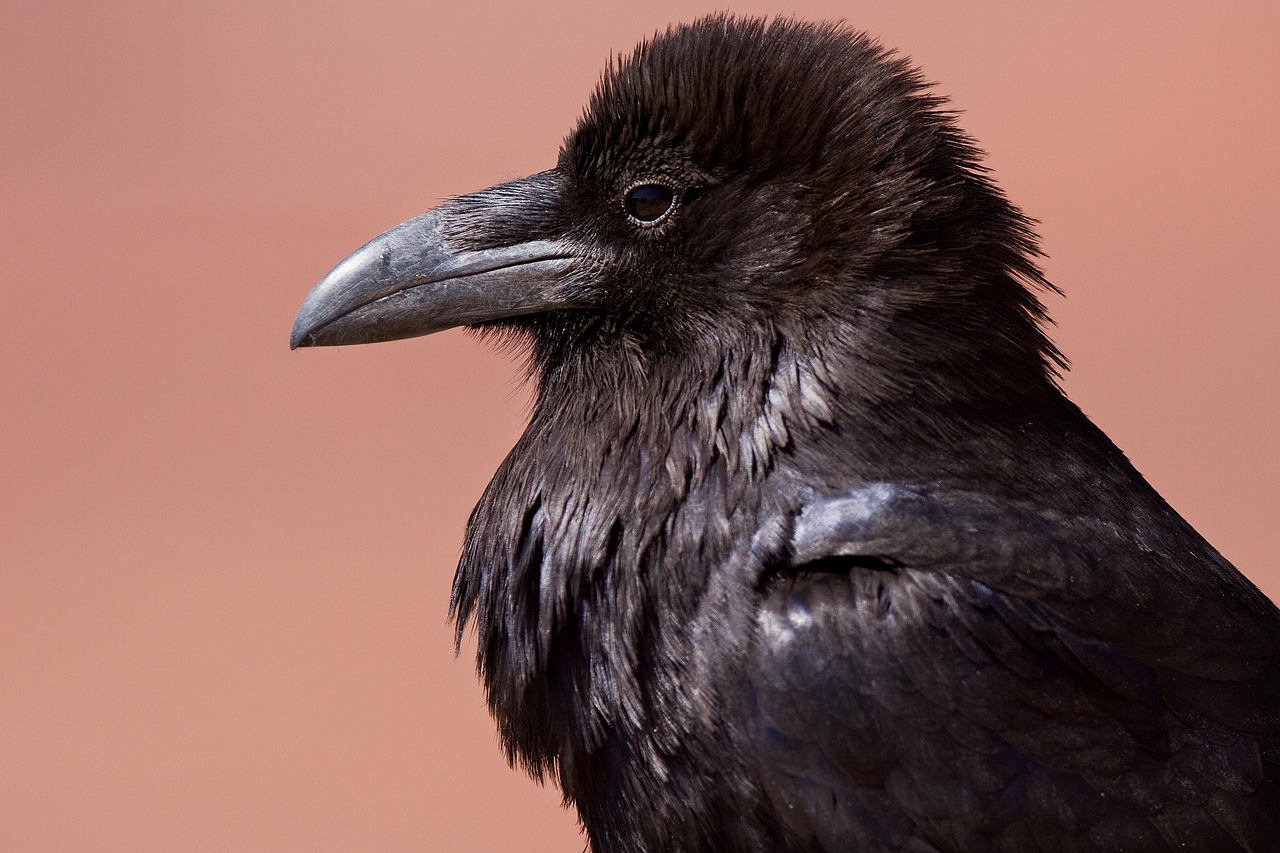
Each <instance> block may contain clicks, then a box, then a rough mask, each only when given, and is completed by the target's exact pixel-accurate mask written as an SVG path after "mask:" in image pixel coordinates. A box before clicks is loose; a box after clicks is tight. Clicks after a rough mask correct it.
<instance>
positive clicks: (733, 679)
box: [292, 17, 1280, 853]
mask: <svg viewBox="0 0 1280 853" xmlns="http://www.w3.org/2000/svg"><path fill="white" fill-rule="evenodd" d="M655 186H656V187H664V188H666V189H668V190H671V191H672V193H673V195H672V203H671V205H670V207H669V208H667V207H664V206H663V203H664V200H665V195H664V194H663V193H661V192H657V191H652V192H651V191H648V190H646V191H645V192H644V193H643V194H642V196H637V195H636V194H635V193H634V191H635V190H636V188H637V187H655ZM1035 254H1036V247H1035V241H1034V236H1033V235H1032V233H1031V230H1030V227H1029V223H1028V221H1027V220H1026V219H1025V218H1024V217H1023V216H1022V215H1021V214H1020V213H1019V212H1018V211H1017V210H1016V209H1015V208H1014V207H1013V206H1012V205H1011V204H1009V203H1008V201H1006V200H1005V199H1004V197H1003V196H1002V195H1001V194H1000V193H999V191H998V190H996V189H995V187H994V186H993V185H992V184H991V183H990V182H989V181H988V179H987V178H986V177H985V175H984V173H983V171H982V169H981V167H980V165H979V163H978V156H977V152H976V150H975V149H974V148H973V146H972V145H971V144H970V143H969V141H968V140H967V139H966V138H965V137H964V136H963V135H962V134H961V132H960V131H959V130H958V129H957V128H956V126H955V123H954V121H953V118H952V117H951V116H950V115H949V114H948V113H946V112H945V111H943V109H942V104H941V102H940V101H939V100H938V99H937V98H935V97H933V96H931V95H930V94H928V93H927V92H926V91H925V90H924V88H923V84H922V83H921V80H920V78H919V76H918V75H917V74H916V73H915V72H914V71H913V70H912V69H911V68H910V67H909V66H908V65H906V64H905V63H904V62H903V61H901V60H899V59H897V58H895V57H894V56H893V55H891V54H889V53H888V52H886V51H884V50H883V49H881V48H879V47H878V46H876V45H875V44H874V43H872V42H871V41H869V40H867V39H866V38H864V37H862V36H858V35H856V34H853V33H851V32H849V31H847V30H845V29H843V28H842V27H838V26H826V25H810V24H804V23H798V22H793V21H775V22H763V21H755V20H746V21H743V20H736V19H732V18H725V17H713V18H708V19H704V20H702V21H699V22H697V23H696V24H693V25H691V26H688V27H681V28H675V29H672V30H671V31H669V32H668V33H666V34H665V35H661V36H658V37H657V38H655V39H654V40H653V41H651V42H648V43H646V44H644V45H642V46H641V47H640V48H639V49H638V50H637V52H636V53H635V54H634V55H633V56H631V57H629V58H627V59H624V60H622V61H621V62H619V63H617V64H616V65H615V66H614V67H612V68H611V69H609V71H608V72H607V73H606V75H605V78H604V80H603V81H602V83H601V86H600V88H599V89H598V91H597V92H596V93H595V95H594V96H593V97H592V100H591V102H590V104H589V105H588V107H587V111H586V113H585V115H584V117H583V119H582V120H581V122H580V123H579V125H578V127H577V128H576V129H575V130H574V131H573V133H572V134H570V136H569V138H568V140H567V141H566V143H565V146H564V148H563V150H562V152H561V156H560V159H559V163H558V165H557V166H556V168H555V169H553V170H550V171H548V172H545V173H542V174H540V175H535V176H533V177H532V178H528V179H525V180H522V181H516V182H512V183H510V184H507V185H504V186H502V187H497V188H494V189H493V190H488V191H485V192H483V193H477V194H475V195H472V196H466V197H463V198H461V199H458V200H455V201H454V202H451V203H450V204H448V205H446V206H444V207H442V208H440V209H438V210H437V211H434V212H432V213H431V214H428V215H426V216H424V217H421V218H419V219H418V220H414V222H412V223H408V224H406V226H402V227H401V228H400V229H396V230H395V231H392V232H389V233H388V235H385V236H384V237H382V238H379V239H378V241H375V242H374V243H371V244H370V246H369V247H366V249H363V250H361V251H360V252H358V253H357V254H356V255H353V256H352V258H351V259H349V260H348V261H346V262H344V264H343V265H342V266H340V267H339V268H338V269H337V270H335V272H334V273H333V274H331V276H330V277H329V278H327V279H326V280H325V281H324V282H322V283H321V284H320V285H318V286H317V288H316V290H315V291H314V292H313V294H312V296H310V297H308V301H307V303H306V304H305V305H304V307H303V309H302V311H301V312H300V314H299V318H298V321H297V323H296V324H295V328H294V332H293V338H292V341H293V344H294V345H295V346H296V345H308V344H330V343H354V342H364V341H369V340H379V339H386V338H391V337H404V336H407V335H411V334H421V333H427V332H430V331H434V330H436V329H438V328H443V327H445V326H447V325H455V324H459V323H465V324H470V325H479V326H481V327H483V328H495V329H498V330H501V331H505V332H506V333H508V334H512V335H515V336H517V337H519V338H520V339H522V340H524V341H526V342H527V343H528V345H529V347H530V350H531V353H532V355H531V359H532V361H531V363H532V365H533V372H534V375H535V376H536V379H537V382H538V397H537V402H536V405H535V409H534V412H533V414H532V416H531V419H530V423H529V426H528V429H527V430H526V432H525V434H524V435H523V436H522V438H521V439H520V441H519V442H518V444H517V445H516V447H515V448H514V449H513V450H512V452H511V454H510V456H508V458H507V459H506V461H505V462H504V463H503V465H502V466H501V468H500V469H499V470H498V472H497V474H496V475H495V477H494V480H493V482H492V483H491V484H490V486H489V488H488V489H487V490H486V492H485V494H484V496H483V497H482V498H481V500H480V503H479V504H478V506H477V507H476V510H475V512H474V514H473V516H472V519H471V522H470V524H469V527H468V530H467V538H466V544H465V547H464V551H463V556H462V559H461V563H460V565H459V570H458V574H457V577H456V579H455V584H454V597H453V608H454V616H455V618H456V620H457V626H458V631H459V636H461V634H462V632H463V631H464V629H466V627H467V626H469V625H472V626H474V627H475V629H476V631H477V635H478V640H479V664H480V671H481V674H482V677H483V679H484V683H485V686H486V689H487V691H488V697H489V703H490V707H491V709H492V711H493V713H494V715H495V717H496V718H497V721H498V724H499V727H500V730H501V732H502V736H503V741H504V743H505V745H506V747H507V750H508V753H509V755H510V757H511V758H512V759H513V760H517V761H519V762H520V763H522V764H523V765H524V766H526V767H527V768H528V769H530V770H531V771H532V772H533V773H535V774H537V775H543V776H550V777H551V778H553V779H554V780H555V781H557V782H558V783H559V784H560V786H561V787H562V789H563V790H564V792H565V796H566V797H567V798H568V799H569V800H570V801H572V802H573V803H574V804H575V805H576V807H577V808H578V811H579V814H580V815H581V817H582V820H583V822H584V825H585V826H586V829H587V831H588V834H589V836H590V838H591V842H592V845H593V848H594V849H595V850H597V851H601V853H603V851H639V850H649V851H658V850H662V851H667V850H690V851H695V850H697V851H702V850H726V851H730V850H733V851H736V850H760V851H766V850H767V851H774V850H784V851H785V850H795V851H817V850H827V851H831V850H866V851H876V850H885V851H899V850H901V851H989V850H991V851H994V850H1007V851H1034V850H1082V851H1084V850H1128V851H1146V850H1153V851H1154V850H1198V851H1226V850H1252V851H1268V850H1273V849H1280V816H1278V815H1280V660H1278V655H1280V615H1278V614H1277V611H1276V608H1275V607H1274V605H1272V603H1271V602H1269V601H1267V600H1266V598H1265V597H1264V596H1262V595H1261V593H1259V592H1258V591H1257V589H1255V588H1254V587H1253V586H1252V585H1251V584H1250V583H1249V582H1248V581H1247V580H1245V579H1244V578H1243V577H1242V576H1241V575H1240V574H1239V573H1237V572H1236V571H1235V570H1234V569H1233V568H1232V567H1231V566H1230V565H1228V564H1227V563H1226V562H1225V561H1224V560H1223V559H1222V558H1221V557H1220V556H1219V555H1218V554H1217V552H1216V551H1214V550H1213V549H1212V547H1210V546H1209V545H1208V544H1207V543H1206V542H1205V541H1204V540H1203V539H1202V538H1201V537H1200V536H1198V535H1197V534H1196V533H1195V531H1194V530H1192V529H1191V528H1190V527H1189V526H1188V525H1187V524H1186V523H1185V522H1184V521H1183V520H1182V519H1181V518H1180V517H1179V516H1178V515H1177V514H1176V513H1175V512H1174V511H1173V510H1172V509H1170V508H1169V507H1168V505H1167V504H1166V503H1165V502H1164V501H1163V500H1162V499H1161V498H1160V497H1159V496H1158V495H1157V494H1156V493H1155V492H1154V491H1153V490H1152V489H1151V488H1150V487H1149V486H1148V485H1147V484H1146V482H1145V481H1144V480H1143V479H1142V477H1141V476H1140V475H1139V474H1138V473H1137V472H1136V471H1134V470H1133V468H1132V467H1131V466H1130V465H1129V463H1128V462H1127V460H1126V459H1125V458H1124V456H1123V455H1122V454H1121V453H1120V451H1118V450H1117V449H1116V448H1115V447H1114V445H1112V444H1111V442H1110V441H1108V440H1107V438H1106V437H1105V436H1104V435H1103V434H1102V433H1101V432H1099V431H1098V430H1097V429H1096V428H1095V427H1094V426H1093V425H1092V424H1090V423H1089V421H1088V420H1087V419H1086V418H1085V417H1084V416H1083V415H1082V414H1081V413H1080V412H1079V410H1078V409H1076V408H1075V407H1074V406H1073V405H1072V404H1071V403H1070V402H1068V401H1067V400H1065V399H1064V398H1063V397H1062V395H1061V393H1060V391H1059V390H1058V388H1057V386H1056V384H1055V381H1054V370H1055V369H1057V368H1058V367H1060V366H1061V364H1062V362H1061V359H1060V358H1059V357H1058V355H1057V353H1056V352H1055V350H1054V349H1053V348H1052V346H1051V345H1050V344H1049V342H1048V341H1047V339H1046V338H1045V336H1044V334H1043V331H1042V329H1041V325H1040V324H1041V322H1042V321H1043V319H1044V317H1043V310H1042V308H1041V306H1040V303H1039V302H1038V300H1037V299H1036V297H1035V294H1034V289H1035V288H1036V287H1040V286H1045V282H1044V281H1043V280H1042V279H1041V276H1040V273H1039V272H1038V270H1037V268H1036V266H1035V263H1034V256H1035Z"/></svg>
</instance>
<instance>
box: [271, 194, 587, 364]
mask: <svg viewBox="0 0 1280 853" xmlns="http://www.w3.org/2000/svg"><path fill="white" fill-rule="evenodd" d="M558 189H559V181H558V177H557V176H556V173H554V172H543V173H541V174H538V175H533V176H532V177H529V178H524V179H522V180H519V181H512V182H511V183H508V184H503V185H501V186H498V187H494V188H493V189H490V190H486V191H484V192H481V193H475V194H473V195H469V196H463V197H461V198H459V199H455V200H454V201H452V202H450V203H448V204H445V205H442V206H441V207H438V208H436V209H435V210H433V211H431V212H429V213H425V214H423V215H422V216H419V217H417V218H416V219H410V220H409V221H408V222H406V223H404V224H403V225H397V226H396V227H395V228H392V229H391V230H390V231H388V232H386V233H385V234H383V235H382V236H380V237H376V238H374V239H373V240H372V241H370V242H369V243H366V244H365V245H364V246H362V247H361V248H359V249H357V250H356V251H355V252H354V253H352V254H351V255H350V256H349V257H348V258H347V259H346V260H344V261H343V262H342V263H340V264H338V265H337V266H336V267H334V268H333V271H332V272H330V273H329V274H328V275H327V276H325V277H324V278H323V279H321V281H320V283H319V284H317V285H316V286H315V287H314V288H312V290H311V293H309V294H307V298H306V299H305V300H304V301H303V303H302V307H301V308H300V309H298V316H297V318H296V319H295V320H294V322H293V331H292V333H291V334H290V335H289V348H290V349H297V348H298V347H309V346H334V345H337V344H364V343H372V342H374V341H391V340H398V339H400V338H412V337H416V336H418V335H429V334H431V333H432V332H439V331H442V330H444V329H449V328H452V327H454V326H470V325H474V324H476V323H484V322H487V321H491V320H501V319H505V318H509V317H518V316H521V315H524V314H536V313H541V312H544V311H552V310H557V309H566V308H586V307H590V305H591V300H590V298H589V294H588V292H587V290H586V289H585V288H584V287H583V286H582V285H580V284H578V283H576V282H575V280H574V279H573V277H572V276H571V275H570V274H569V273H570V272H571V271H572V269H573V267H574V262H575V260H578V259H579V258H578V254H580V252H579V250H578V249H577V248H576V247H575V246H573V245H572V244H570V243H568V242H567V241H564V240H558V239H542V238H540V237H539V236H538V235H539V233H540V232H545V230H546V224H545V221H546V219H547V218H548V217H547V215H546V214H547V212H548V211H549V209H550V204H551V203H552V202H554V200H555V198H556V196H557V195H558ZM481 242H483V244H485V247H484V248H480V247H478V246H476V245H475V244H477V243H481ZM495 243H496V244H497V245H494V244H495ZM468 244H472V245H471V246H468Z"/></svg>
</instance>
